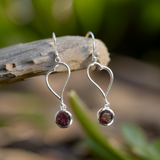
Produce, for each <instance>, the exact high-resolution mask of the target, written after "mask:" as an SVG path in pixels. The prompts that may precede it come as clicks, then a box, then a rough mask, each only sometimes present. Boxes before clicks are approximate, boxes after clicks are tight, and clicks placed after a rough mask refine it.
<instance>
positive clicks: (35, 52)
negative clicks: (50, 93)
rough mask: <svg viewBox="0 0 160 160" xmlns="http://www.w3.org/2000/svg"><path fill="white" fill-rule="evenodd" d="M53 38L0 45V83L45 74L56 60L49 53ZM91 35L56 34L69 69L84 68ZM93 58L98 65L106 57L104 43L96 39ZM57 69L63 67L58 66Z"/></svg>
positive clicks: (88, 55) (102, 62) (87, 57)
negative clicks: (62, 35) (61, 35)
mask: <svg viewBox="0 0 160 160" xmlns="http://www.w3.org/2000/svg"><path fill="white" fill-rule="evenodd" d="M53 45H54V43H53V39H45V40H40V41H34V42H30V43H25V44H18V45H14V46H10V47H6V48H2V49H0V86H2V85H6V84H9V83H13V82H17V81H22V80H24V79H25V78H30V77H33V76H38V75H45V74H46V72H47V71H48V70H50V69H51V68H53V67H54V66H55V65H56V63H55V61H54V58H55V57H54V54H53V50H54V47H53ZM92 47H93V46H92V39H90V38H85V37H79V36H65V37H59V38H57V50H58V53H59V56H60V58H61V60H62V61H63V62H65V63H67V64H68V65H69V67H70V68H71V70H72V71H73V70H79V69H83V68H86V67H87V66H88V64H89V63H91V52H92ZM96 51H99V56H98V57H97V59H98V60H99V61H100V63H101V64H102V65H107V64H108V62H109V61H110V58H109V53H108V51H107V48H106V46H105V45H104V43H103V42H101V41H100V40H96ZM57 69H58V72H63V71H66V68H65V67H63V66H62V67H61V66H60V67H58V68H57Z"/></svg>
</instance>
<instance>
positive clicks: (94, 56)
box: [85, 31, 99, 62]
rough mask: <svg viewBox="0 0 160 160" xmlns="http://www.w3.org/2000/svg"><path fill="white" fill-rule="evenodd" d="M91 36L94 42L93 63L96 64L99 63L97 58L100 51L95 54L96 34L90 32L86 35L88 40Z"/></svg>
mask: <svg viewBox="0 0 160 160" xmlns="http://www.w3.org/2000/svg"><path fill="white" fill-rule="evenodd" d="M90 35H91V37H92V40H93V51H92V61H93V62H96V61H97V58H96V56H98V55H99V52H98V51H96V52H95V39H94V34H93V33H92V32H91V31H89V32H87V34H86V36H85V37H86V38H88V37H89V36H90Z"/></svg>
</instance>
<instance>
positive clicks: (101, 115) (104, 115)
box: [85, 32, 115, 126]
mask: <svg viewBox="0 0 160 160" xmlns="http://www.w3.org/2000/svg"><path fill="white" fill-rule="evenodd" d="M89 35H91V36H92V39H93V52H92V63H91V64H89V66H88V67H87V76H88V78H89V80H90V81H91V82H92V83H93V84H94V85H95V86H96V87H97V88H98V89H99V90H100V92H101V93H102V95H103V98H104V107H103V108H101V109H100V110H99V111H98V112H97V119H98V122H100V123H101V124H102V125H107V126H109V125H111V124H112V123H113V121H114V116H115V115H114V112H113V111H112V110H111V109H110V103H109V102H108V101H107V98H106V97H107V95H108V93H109V91H110V89H111V86H112V83H113V78H114V76H113V73H112V70H111V69H110V68H108V67H106V66H102V65H101V64H100V63H98V62H97V58H96V56H97V55H98V54H99V53H98V52H97V51H96V52H95V39H94V34H93V33H92V32H88V33H87V34H86V36H85V37H86V38H88V37H89ZM94 65H97V66H98V67H99V68H100V70H106V71H108V73H109V75H110V83H109V86H108V88H107V91H106V92H104V91H103V90H102V89H101V88H100V87H99V86H98V85H97V84H96V83H95V82H94V81H93V80H92V79H91V77H90V75H89V69H90V67H92V66H94Z"/></svg>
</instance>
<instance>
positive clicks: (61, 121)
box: [55, 111, 72, 128]
mask: <svg viewBox="0 0 160 160" xmlns="http://www.w3.org/2000/svg"><path fill="white" fill-rule="evenodd" d="M55 121H56V124H57V125H58V126H59V127H61V128H66V127H68V126H70V125H71V123H72V117H71V114H70V113H69V112H68V111H59V112H57V114H56V117H55Z"/></svg>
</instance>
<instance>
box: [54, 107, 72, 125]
mask: <svg viewBox="0 0 160 160" xmlns="http://www.w3.org/2000/svg"><path fill="white" fill-rule="evenodd" d="M61 112H66V113H68V114H69V116H70V123H69V124H68V125H67V126H60V125H59V124H58V123H57V121H56V117H57V115H58V114H59V113H61ZM54 121H55V123H56V124H57V125H58V127H60V128H68V127H69V126H70V125H71V124H72V122H73V117H72V114H71V113H70V112H69V111H67V110H66V109H63V110H60V111H58V112H57V113H56V114H55V116H54Z"/></svg>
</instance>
